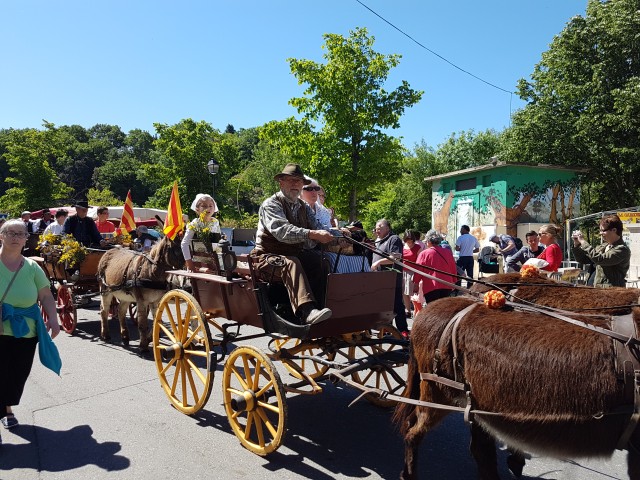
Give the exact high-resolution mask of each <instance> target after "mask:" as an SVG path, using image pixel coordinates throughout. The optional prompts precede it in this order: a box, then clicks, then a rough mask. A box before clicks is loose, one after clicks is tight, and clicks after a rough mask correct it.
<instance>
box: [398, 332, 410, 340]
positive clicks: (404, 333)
mask: <svg viewBox="0 0 640 480" xmlns="http://www.w3.org/2000/svg"><path fill="white" fill-rule="evenodd" d="M400 335H402V338H404V339H405V340H409V338H410V337H411V334H410V333H409V330H403V331H402V332H400Z"/></svg>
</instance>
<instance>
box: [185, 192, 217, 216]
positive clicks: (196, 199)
mask: <svg viewBox="0 0 640 480" xmlns="http://www.w3.org/2000/svg"><path fill="white" fill-rule="evenodd" d="M205 197H208V198H210V199H211V200H213V197H212V196H211V195H209V194H207V193H199V194H197V195H196V198H195V199H194V200H193V202H192V203H191V210H193V211H194V212H196V213H197V210H196V206H197V205H198V202H199V201H200V200H202V199H203V198H205ZM217 211H218V204H217V203H216V201H215V200H213V213H216V212H217Z"/></svg>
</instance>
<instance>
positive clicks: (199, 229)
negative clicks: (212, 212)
mask: <svg viewBox="0 0 640 480" xmlns="http://www.w3.org/2000/svg"><path fill="white" fill-rule="evenodd" d="M205 216H206V212H202V213H201V214H200V216H199V217H198V219H197V220H196V221H195V222H191V223H189V226H188V227H187V228H188V229H189V230H193V233H194V234H195V237H196V238H197V239H198V240H200V241H202V242H203V243H204V244H206V245H211V243H212V242H214V241H216V242H217V241H218V239H219V238H220V237H219V236H220V234H219V233H218V232H215V231H214V228H215V227H216V225H217V224H218V220H217V219H216V218H211V220H209V221H207V220H205ZM216 237H218V238H216Z"/></svg>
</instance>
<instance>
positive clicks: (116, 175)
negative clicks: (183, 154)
mask: <svg viewBox="0 0 640 480" xmlns="http://www.w3.org/2000/svg"><path fill="white" fill-rule="evenodd" d="M153 149H154V144H153V137H152V136H151V134H149V132H146V131H143V130H138V129H135V130H131V131H130V132H129V134H128V135H127V136H126V138H124V140H123V145H122V146H121V147H120V148H119V149H118V150H117V152H115V153H116V154H115V155H112V156H110V158H109V159H108V160H106V161H105V163H104V164H103V165H102V166H100V167H97V168H96V169H95V170H94V173H93V180H94V185H95V186H96V187H97V188H99V189H106V190H109V191H110V192H112V193H113V195H115V196H116V197H117V198H119V199H121V200H120V201H121V202H122V201H124V199H125V197H126V196H127V192H128V191H129V190H131V192H132V193H131V194H132V196H133V198H134V200H135V201H136V202H137V203H138V204H140V205H143V204H144V203H145V202H146V201H147V199H148V198H149V197H150V196H151V194H152V193H153V192H152V190H151V189H150V188H149V187H148V185H147V184H146V183H145V182H144V181H143V176H142V175H141V172H142V171H143V165H146V164H149V163H151V157H152V154H153Z"/></svg>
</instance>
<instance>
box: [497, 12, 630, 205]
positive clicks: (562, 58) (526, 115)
mask: <svg viewBox="0 0 640 480" xmlns="http://www.w3.org/2000/svg"><path fill="white" fill-rule="evenodd" d="M638 32H640V0H610V1H599V0H589V3H588V5H587V11H586V16H585V17H582V16H577V17H574V18H573V19H571V21H570V22H569V23H568V24H567V26H566V28H565V29H564V30H563V31H562V32H561V33H560V34H559V35H557V36H556V37H555V38H554V39H553V42H552V43H551V45H550V48H549V50H548V51H547V52H545V53H544V54H543V55H542V59H541V61H540V63H538V64H537V65H536V67H535V69H534V71H533V74H532V75H531V80H529V81H526V80H524V79H522V80H520V82H519V85H518V90H519V94H520V97H521V98H522V99H524V100H526V101H527V102H528V104H527V105H526V106H525V107H524V108H523V109H522V110H521V111H519V112H517V113H516V114H515V115H514V118H513V126H512V128H510V129H509V130H508V131H507V132H506V134H505V137H506V152H505V156H506V157H507V158H508V159H509V160H516V161H529V162H539V163H547V164H555V165H564V166H580V167H584V168H586V169H588V173H586V174H585V175H584V179H583V180H584V182H585V183H584V184H583V190H585V191H589V192H590V194H589V195H588V197H584V198H583V206H585V207H586V209H587V210H602V209H610V208H616V207H626V206H631V205H638V204H639V203H640V189H639V188H638V178H639V175H640V35H639V34H638Z"/></svg>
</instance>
